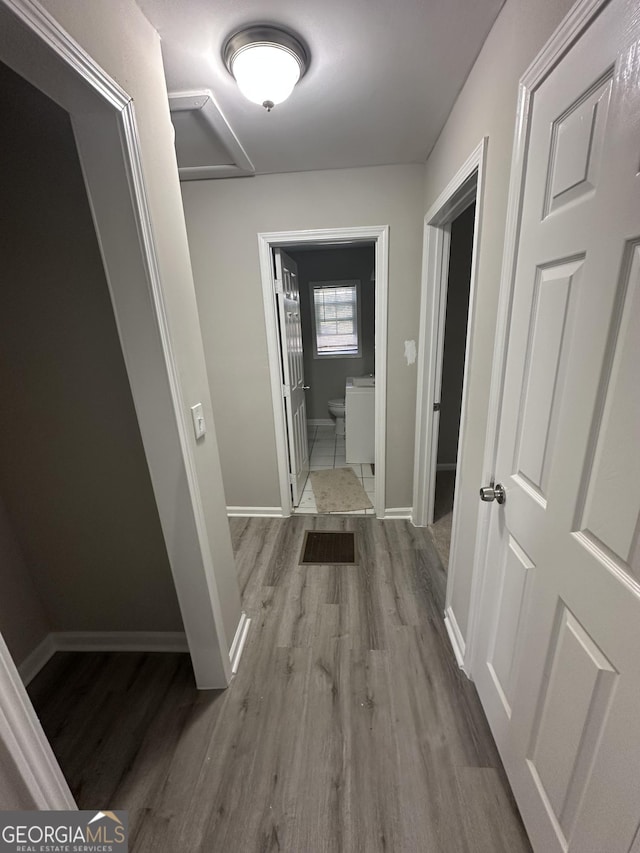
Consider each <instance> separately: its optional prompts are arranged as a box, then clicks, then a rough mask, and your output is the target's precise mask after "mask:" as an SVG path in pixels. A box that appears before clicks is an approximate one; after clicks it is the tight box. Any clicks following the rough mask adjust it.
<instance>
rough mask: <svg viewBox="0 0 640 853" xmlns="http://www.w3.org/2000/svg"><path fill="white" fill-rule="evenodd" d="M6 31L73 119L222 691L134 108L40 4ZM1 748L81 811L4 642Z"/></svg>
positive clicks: (136, 387)
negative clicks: (151, 376)
mask: <svg viewBox="0 0 640 853" xmlns="http://www.w3.org/2000/svg"><path fill="white" fill-rule="evenodd" d="M0 33H1V36H2V37H1V38H0V60H2V61H4V62H5V63H6V64H7V65H9V66H10V67H11V68H13V69H14V70H15V71H16V72H17V73H18V74H20V75H21V76H22V77H24V78H25V79H27V80H28V81H29V82H31V83H32V84H33V85H35V86H36V87H37V88H39V89H40V90H41V91H42V92H44V93H45V94H46V95H48V96H49V97H51V98H52V100H54V101H56V102H57V103H58V104H59V105H60V106H62V107H63V108H64V109H65V110H67V112H69V114H70V115H71V119H72V124H73V129H74V133H75V136H76V143H77V147H78V154H79V156H80V161H81V165H82V169H83V174H84V178H85V184H86V187H87V194H88V197H89V203H90V206H91V210H92V214H93V217H94V223H95V226H96V234H97V237H98V242H99V244H100V249H101V253H102V259H103V263H104V267H105V273H106V277H107V283H108V286H109V291H110V295H111V300H112V304H113V309H114V315H115V319H116V325H117V328H118V333H119V336H120V343H121V345H122V349H123V356H124V360H125V365H126V368H127V374H128V376H129V381H130V385H131V391H132V396H133V400H134V405H135V408H136V414H137V417H138V421H139V424H140V431H141V436H142V441H143V445H144V449H145V454H146V457H147V461H148V464H149V470H150V474H151V480H152V485H153V489H154V494H155V496H156V501H157V504H158V511H159V515H160V521H161V525H162V529H163V533H164V536H165V541H166V542H167V550H168V554H169V561H170V564H171V569H172V573H173V579H174V583H175V586H176V592H177V594H178V599H179V602H180V608H181V612H182V617H183V621H184V626H185V632H186V635H187V642H188V644H189V650H190V653H191V660H192V663H193V668H194V673H195V676H196V681H197V683H198V686H199V687H201V688H214V687H217V688H219V687H224V686H226V685H227V684H228V683H229V681H230V678H231V661H230V656H229V643H228V641H227V639H226V637H225V632H224V624H223V621H222V611H221V604H220V596H219V592H218V588H217V583H216V578H215V573H214V566H213V560H212V555H211V549H210V543H209V540H208V536H207V531H206V522H205V517H204V509H203V506H202V501H201V496H200V490H199V484H198V477H197V472H196V466H195V460H194V458H193V451H192V448H191V445H190V433H189V429H190V423H189V419H188V417H189V414H190V413H189V410H188V408H187V406H186V405H185V400H184V397H183V391H182V387H181V382H180V376H179V372H178V368H177V364H176V359H175V354H174V351H173V342H172V337H171V332H170V329H169V323H168V317H167V312H166V308H165V297H164V292H163V283H162V281H161V278H160V269H159V264H158V259H157V250H156V246H155V241H154V236H153V230H152V224H151V218H150V213H149V208H148V203H147V195H146V189H145V183H144V178H143V174H142V165H141V152H140V142H139V137H138V131H137V125H136V116H135V110H134V106H133V101H132V99H131V97H130V96H129V95H128V94H127V93H126V92H124V91H123V89H122V88H121V87H120V86H119V85H118V84H117V83H115V82H114V81H113V80H112V79H111V78H110V77H109V75H108V74H107V73H106V72H105V71H104V70H103V69H102V68H101V67H100V66H99V65H98V64H97V63H96V62H95V61H94V60H93V59H92V58H91V57H90V56H89V55H88V54H87V53H86V51H85V50H84V49H83V48H82V47H80V46H79V45H78V44H77V43H76V42H75V41H74V40H73V39H72V38H71V37H70V36H69V34H68V33H67V32H66V31H65V30H64V29H63V28H62V27H61V26H60V25H59V24H58V23H57V22H56V21H55V19H54V18H53V17H52V16H51V15H50V14H49V13H48V12H46V11H45V10H44V9H42V7H41V6H39V5H38V3H36V2H34V0H0ZM141 306H142V307H141ZM145 362H146V365H145ZM149 364H153V365H154V366H155V367H156V368H157V370H156V372H155V375H154V382H152V383H149V382H148V381H145V378H148V365H149ZM169 469H173V473H172V472H171V470H169ZM176 470H177V471H179V472H180V476H179V478H178V480H179V482H180V484H181V485H180V490H179V493H176V491H175V483H176V482H177V480H176V478H175V471H176ZM172 484H173V486H172ZM0 747H1V748H2V749H3V750H4V751H6V752H7V753H8V755H9V757H10V760H11V762H12V764H13V767H11V771H10V772H11V779H12V780H13V779H14V778H15V780H16V790H18V789H21V790H22V792H23V796H24V797H29V798H30V799H31V800H32V801H33V802H34V803H35V804H39V806H40V807H43V808H49V809H52V808H57V809H66V808H69V807H73V798H72V797H71V794H70V792H69V789H68V787H67V786H66V783H64V778H63V776H62V774H61V772H60V768H59V767H58V764H57V762H56V760H55V757H54V756H53V753H52V752H51V749H50V747H49V745H48V743H47V741H46V737H45V735H44V733H43V731H42V729H41V727H40V724H39V722H38V719H37V716H36V715H35V712H34V711H33V708H32V706H31V703H30V701H29V697H28V695H27V694H26V692H25V691H24V688H23V687H22V685H21V683H20V679H19V675H18V673H17V671H16V668H15V665H14V662H13V660H12V659H11V656H10V654H9V652H8V650H7V648H6V645H5V644H4V642H1V641H0Z"/></svg>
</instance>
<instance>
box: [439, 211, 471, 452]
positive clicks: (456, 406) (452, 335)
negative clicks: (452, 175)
mask: <svg viewBox="0 0 640 853" xmlns="http://www.w3.org/2000/svg"><path fill="white" fill-rule="evenodd" d="M475 210H476V207H475V204H473V205H471V207H468V208H467V209H466V210H465V211H463V213H461V214H460V216H459V217H458V218H457V219H456V220H454V221H453V222H452V223H451V255H450V258H449V282H448V286H447V315H446V319H445V330H444V352H443V359H442V389H441V393H440V430H439V433H438V463H441V464H442V463H443V464H445V465H449V464H452V463H455V461H456V457H457V454H458V433H459V430H460V409H461V406H462V382H463V378H464V356H465V343H466V340H465V338H466V334H467V316H468V313H469V311H468V309H469V286H470V284H471V255H472V250H473V218H474V216H475Z"/></svg>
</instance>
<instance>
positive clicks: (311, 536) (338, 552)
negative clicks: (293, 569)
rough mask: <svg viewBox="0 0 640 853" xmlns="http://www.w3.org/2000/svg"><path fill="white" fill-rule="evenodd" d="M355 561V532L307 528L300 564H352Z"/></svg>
mask: <svg viewBox="0 0 640 853" xmlns="http://www.w3.org/2000/svg"><path fill="white" fill-rule="evenodd" d="M356 561H357V548H356V534H355V533H351V532H349V531H348V530H307V532H306V533H305V537H304V542H303V544H302V553H301V555H300V565H309V564H315V565H321V566H326V565H331V564H336V563H337V564H340V565H345V563H346V564H349V565H354V564H356Z"/></svg>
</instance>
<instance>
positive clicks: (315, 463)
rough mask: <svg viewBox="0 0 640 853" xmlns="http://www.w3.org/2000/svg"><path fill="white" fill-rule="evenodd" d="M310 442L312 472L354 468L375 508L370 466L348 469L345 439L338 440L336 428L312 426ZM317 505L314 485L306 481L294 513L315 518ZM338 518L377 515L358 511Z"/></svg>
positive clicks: (373, 483)
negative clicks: (312, 486)
mask: <svg viewBox="0 0 640 853" xmlns="http://www.w3.org/2000/svg"><path fill="white" fill-rule="evenodd" d="M307 435H308V438H309V454H310V459H309V462H310V466H309V467H310V469H311V470H312V471H318V470H320V469H321V468H353V470H354V471H355V473H356V474H357V475H358V477H359V478H360V480H361V482H362V485H363V486H364V490H365V492H366V493H367V495H368V496H369V500H370V501H371V503H372V504H375V493H376V492H375V488H376V479H375V477H374V475H373V471H372V469H371V465H366V464H365V465H347V461H346V456H345V439H344V436H336V431H335V428H334V427H333V426H328V425H327V426H309V427H308V430H307ZM317 511H318V510H317V508H316V501H315V497H314V495H313V489H312V488H311V481H310V480H309V479H307V482H306V484H305V487H304V490H303V492H302V498H301V499H300V504H299V506H297V507H296V509H295V512H296V513H299V514H306V515H315V513H316V512H317ZM337 514H338V515H375V514H376V511H375V509H359V510H356V511H355V512H348V513H347V512H341V513H337Z"/></svg>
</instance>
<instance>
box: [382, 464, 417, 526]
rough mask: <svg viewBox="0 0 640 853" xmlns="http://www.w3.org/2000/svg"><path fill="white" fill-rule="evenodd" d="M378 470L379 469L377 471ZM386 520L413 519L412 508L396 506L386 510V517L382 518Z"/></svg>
mask: <svg viewBox="0 0 640 853" xmlns="http://www.w3.org/2000/svg"><path fill="white" fill-rule="evenodd" d="M376 470H377V469H376ZM382 518H384V519H391V518H409V519H410V518H411V507H410V506H395V507H389V508H388V509H385V511H384V515H383V516H382Z"/></svg>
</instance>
